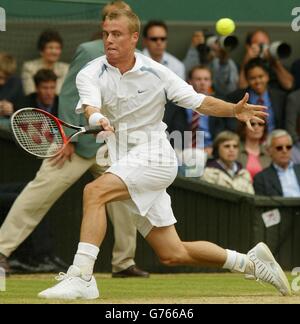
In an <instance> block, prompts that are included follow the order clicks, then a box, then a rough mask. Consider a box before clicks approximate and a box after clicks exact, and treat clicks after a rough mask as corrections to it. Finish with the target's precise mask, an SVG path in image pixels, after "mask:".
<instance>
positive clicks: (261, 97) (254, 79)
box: [223, 58, 286, 132]
mask: <svg viewBox="0 0 300 324" xmlns="http://www.w3.org/2000/svg"><path fill="white" fill-rule="evenodd" d="M244 70H245V75H246V78H247V81H248V84H249V87H248V88H247V89H239V90H236V91H234V92H233V93H231V94H230V95H228V97H227V100H228V101H231V102H233V103H236V102H238V101H239V100H241V98H243V96H244V95H245V93H246V92H248V93H249V96H250V97H249V103H251V104H260V105H264V106H267V107H268V113H269V117H268V120H267V123H268V132H271V131H272V130H274V129H278V128H284V127H285V124H284V120H285V104H286V93H285V92H284V91H282V90H279V89H274V88H270V87H269V80H270V77H269V72H268V68H267V66H266V65H265V63H264V61H263V60H262V59H261V58H254V59H252V60H250V61H249V62H248V63H247V64H246V65H245V68H244ZM223 122H224V128H225V129H228V130H231V131H233V132H236V131H237V122H236V120H234V119H233V118H228V120H226V119H223Z"/></svg>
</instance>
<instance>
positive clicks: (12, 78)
mask: <svg viewBox="0 0 300 324" xmlns="http://www.w3.org/2000/svg"><path fill="white" fill-rule="evenodd" d="M16 68H17V63H16V60H15V58H14V57H13V56H12V55H10V54H8V53H4V52H0V122H1V125H2V126H3V128H6V126H7V125H8V117H9V116H11V115H12V114H13V112H14V111H15V109H16V107H17V106H18V105H19V104H20V102H21V101H22V100H23V87H22V82H21V79H20V78H19V77H17V76H16V75H15V72H16Z"/></svg>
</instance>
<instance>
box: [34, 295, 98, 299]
mask: <svg viewBox="0 0 300 324" xmlns="http://www.w3.org/2000/svg"><path fill="white" fill-rule="evenodd" d="M99 297H100V295H99V294H98V295H97V296H96V295H95V296H91V297H76V298H70V297H69V298H68V297H46V296H41V295H40V294H38V298H42V299H52V300H53V299H56V300H93V299H98V298H99Z"/></svg>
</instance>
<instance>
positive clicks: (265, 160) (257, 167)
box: [238, 121, 271, 179]
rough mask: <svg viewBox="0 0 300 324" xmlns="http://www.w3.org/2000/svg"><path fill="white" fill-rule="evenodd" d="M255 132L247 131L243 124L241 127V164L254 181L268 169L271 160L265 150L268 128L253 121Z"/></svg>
mask: <svg viewBox="0 0 300 324" xmlns="http://www.w3.org/2000/svg"><path fill="white" fill-rule="evenodd" d="M251 125H252V127H253V129H254V132H253V131H251V130H250V129H247V127H245V126H244V125H243V124H240V125H239V135H240V138H241V150H240V156H239V159H238V160H239V162H241V164H242V165H243V167H244V168H245V169H247V170H248V171H249V173H250V174H251V177H252V179H253V178H254V176H255V175H256V174H257V173H258V172H260V171H262V170H263V169H264V168H266V167H268V166H269V165H270V163H271V158H270V157H269V156H268V154H267V152H266V151H265V148H264V145H263V143H264V141H265V139H266V136H267V131H268V126H267V125H266V124H263V123H259V122H257V121H252V122H251Z"/></svg>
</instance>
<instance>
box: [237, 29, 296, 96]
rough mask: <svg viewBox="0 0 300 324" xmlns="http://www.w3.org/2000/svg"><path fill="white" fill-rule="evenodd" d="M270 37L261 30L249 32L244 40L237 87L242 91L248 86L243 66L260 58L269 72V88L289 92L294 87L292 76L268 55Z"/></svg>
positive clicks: (278, 61) (277, 60)
mask: <svg viewBox="0 0 300 324" xmlns="http://www.w3.org/2000/svg"><path fill="white" fill-rule="evenodd" d="M270 43H271V41H270V36H269V35H268V33H267V32H266V31H264V30H262V29H257V30H255V31H253V32H250V33H249V34H248V36H247V38H246V44H245V51H246V52H245V56H244V58H243V61H242V64H241V67H240V81H239V87H240V88H242V89H244V88H247V87H248V86H249V84H248V80H247V76H246V73H245V66H246V65H247V63H248V62H249V61H250V60H252V59H253V58H257V57H261V58H262V59H263V60H264V61H265V63H266V66H267V68H268V70H269V74H270V79H271V81H270V86H271V87H275V88H281V89H282V90H287V91H290V90H292V89H293V86H294V78H293V76H292V74H291V73H290V72H289V71H288V70H287V69H286V68H285V67H284V66H283V64H282V62H281V61H280V60H279V59H278V58H274V57H272V56H271V55H270V52H269V49H268V46H269V45H270Z"/></svg>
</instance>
